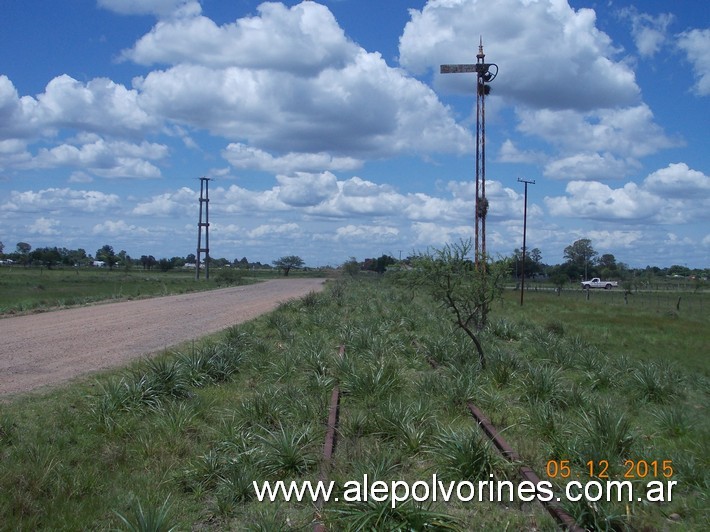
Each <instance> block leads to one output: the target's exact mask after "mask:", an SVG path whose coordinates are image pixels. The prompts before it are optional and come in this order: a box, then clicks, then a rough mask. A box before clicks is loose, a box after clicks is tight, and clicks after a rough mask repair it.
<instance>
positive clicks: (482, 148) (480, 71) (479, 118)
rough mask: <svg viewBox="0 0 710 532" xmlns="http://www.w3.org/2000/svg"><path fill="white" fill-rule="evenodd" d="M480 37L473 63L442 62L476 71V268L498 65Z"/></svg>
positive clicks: (453, 69)
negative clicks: (490, 97) (489, 110)
mask: <svg viewBox="0 0 710 532" xmlns="http://www.w3.org/2000/svg"><path fill="white" fill-rule="evenodd" d="M485 58H486V54H484V53H483V38H481V39H480V41H479V45H478V54H477V55H476V60H477V61H476V64H463V65H441V73H442V74H457V73H473V72H475V73H476V205H475V210H476V213H475V220H476V224H475V230H474V245H475V264H476V270H482V271H485V268H486V266H485V265H486V215H487V214H488V200H487V199H486V95H487V94H489V93H490V91H491V88H490V86H489V85H488V83H490V82H491V81H493V80H494V79H495V77H496V76H497V75H498V65H496V64H495V63H486V62H485Z"/></svg>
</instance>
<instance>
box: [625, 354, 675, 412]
mask: <svg viewBox="0 0 710 532" xmlns="http://www.w3.org/2000/svg"><path fill="white" fill-rule="evenodd" d="M633 376H634V380H633V383H634V388H635V390H636V393H637V394H638V396H639V398H640V399H642V400H644V401H649V402H651V403H667V402H669V401H670V400H671V399H673V398H674V397H675V396H676V395H677V394H678V393H679V391H680V384H681V383H680V382H679V379H678V378H677V376H676V375H675V372H674V371H672V369H671V368H669V367H662V366H661V365H660V364H658V363H655V362H644V363H643V364H639V365H638V367H637V368H636V369H635V371H634V373H633Z"/></svg>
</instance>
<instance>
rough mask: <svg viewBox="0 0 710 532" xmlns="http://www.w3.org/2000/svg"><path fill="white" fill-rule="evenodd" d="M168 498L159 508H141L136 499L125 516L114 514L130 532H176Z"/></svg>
mask: <svg viewBox="0 0 710 532" xmlns="http://www.w3.org/2000/svg"><path fill="white" fill-rule="evenodd" d="M169 501H170V497H168V498H166V499H165V501H164V502H163V504H162V505H161V506H159V507H155V506H147V507H145V508H144V507H143V505H142V504H141V502H140V501H139V500H138V499H136V500H135V501H134V502H133V503H132V505H131V509H130V510H129V512H128V514H127V515H123V514H121V513H119V512H114V513H115V514H116V516H118V518H119V519H120V520H121V522H122V523H123V525H124V526H125V527H126V529H127V530H129V531H131V532H172V531H173V530H177V526H176V524H175V523H174V520H173V519H172V518H171V516H170V513H171V507H170V502H169Z"/></svg>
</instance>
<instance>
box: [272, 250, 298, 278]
mask: <svg viewBox="0 0 710 532" xmlns="http://www.w3.org/2000/svg"><path fill="white" fill-rule="evenodd" d="M272 264H273V265H274V266H276V267H277V268H279V269H281V270H283V272H284V277H287V276H288V274H289V272H290V271H291V270H292V269H293V268H300V267H301V266H303V265H304V264H305V263H304V262H303V259H302V258H301V257H299V256H298V255H287V256H285V257H281V258H280V259H277V260H275V261H273V263H272Z"/></svg>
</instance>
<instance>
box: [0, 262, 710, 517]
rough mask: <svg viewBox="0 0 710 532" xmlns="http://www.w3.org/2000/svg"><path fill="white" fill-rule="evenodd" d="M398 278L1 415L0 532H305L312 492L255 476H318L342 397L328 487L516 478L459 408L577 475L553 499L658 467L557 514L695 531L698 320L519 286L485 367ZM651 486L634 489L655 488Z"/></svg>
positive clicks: (355, 279)
mask: <svg viewBox="0 0 710 532" xmlns="http://www.w3.org/2000/svg"><path fill="white" fill-rule="evenodd" d="M45 273H46V272H45ZM114 273H115V272H114ZM401 275H403V276H406V275H407V273H406V272H402V273H401ZM399 277H400V276H399V275H393V274H392V275H391V274H390V273H387V274H385V275H383V276H380V275H373V276H363V275H353V276H352V278H349V279H347V280H340V281H335V282H331V283H329V285H328V287H327V289H326V290H325V291H324V292H322V293H318V294H315V293H313V294H309V295H308V296H306V297H304V298H302V299H300V300H296V301H290V302H288V303H285V304H283V305H282V306H281V307H280V308H279V309H277V310H276V311H274V312H272V313H270V314H268V315H265V316H263V317H262V318H259V319H258V320H254V321H252V322H249V323H246V324H243V325H239V326H235V327H233V328H231V329H229V330H227V331H225V332H224V333H223V334H221V335H218V336H216V337H213V338H210V339H206V340H204V341H201V342H198V343H194V344H190V345H185V346H182V347H180V348H178V349H175V350H173V351H171V352H166V353H162V354H160V355H158V356H156V357H154V358H151V359H149V360H144V361H141V362H137V363H135V364H133V365H132V366H130V367H128V368H125V369H124V370H121V371H114V372H110V373H105V374H101V375H99V376H94V377H90V378H87V379H85V380H83V381H79V382H77V383H75V384H74V385H71V386H67V387H63V388H60V389H56V390H54V391H50V392H47V393H42V394H31V395H26V396H21V397H17V398H15V399H13V400H7V401H5V402H3V403H0V522H1V523H3V525H2V526H3V527H4V528H8V529H27V530H30V529H32V530H38V529H86V528H92V529H134V530H148V529H156V530H157V529H159V528H158V525H159V526H160V527H162V528H160V529H164V530H167V529H169V528H170V527H176V529H180V530H183V529H200V528H207V529H238V530H242V529H259V530H282V529H292V528H296V529H303V528H308V527H309V526H310V524H311V523H312V521H313V519H314V506H313V505H312V504H311V503H310V502H309V501H304V502H302V503H297V502H290V503H286V502H278V503H266V502H262V503H260V502H258V501H256V500H255V493H254V490H253V488H252V481H254V480H256V481H257V482H259V483H261V482H263V481H264V480H290V479H310V480H317V479H318V476H319V462H320V456H321V452H322V446H323V441H324V437H325V432H326V426H325V424H326V419H327V416H328V401H329V397H330V393H331V390H332V388H333V386H334V385H336V384H338V385H339V386H340V388H341V390H342V391H343V397H342V400H341V405H340V407H341V414H340V422H339V432H338V441H337V447H336V450H335V455H334V464H333V467H332V469H331V471H330V478H331V479H332V480H335V481H336V482H338V483H339V485H341V486H342V485H343V483H344V482H346V481H348V480H359V479H362V477H363V475H364V474H367V475H368V477H369V478H370V480H371V481H374V480H385V481H389V480H409V481H410V482H414V481H416V480H428V479H430V478H431V475H432V474H433V473H436V474H437V476H438V477H439V478H440V479H442V480H455V481H459V480H470V481H474V482H477V481H479V480H484V481H487V480H490V479H491V478H493V479H495V480H505V479H510V480H513V481H515V482H517V481H519V479H518V477H517V476H516V475H517V473H516V467H515V466H511V465H510V464H508V463H506V462H505V461H504V460H502V459H501V458H500V457H499V456H498V455H497V454H496V452H495V451H494V450H493V448H492V447H491V445H490V444H489V443H488V442H487V441H486V440H485V438H484V437H483V435H482V433H481V432H480V431H479V429H478V428H477V426H476V424H475V423H474V421H473V420H472V418H471V416H470V414H469V412H468V410H467V408H466V403H467V402H469V401H470V402H473V403H474V404H476V405H477V406H478V407H479V408H480V409H481V410H483V411H484V412H485V413H486V414H487V415H488V417H489V418H490V419H491V421H492V422H493V423H494V424H495V425H496V426H497V427H498V428H499V430H501V431H503V434H504V436H505V438H506V440H508V442H509V443H510V444H511V446H512V447H513V448H514V449H516V450H517V451H518V453H519V454H520V455H521V457H522V459H523V461H524V462H525V463H526V464H527V465H529V466H531V467H532V468H533V469H534V470H535V471H536V472H537V473H538V475H540V477H541V478H542V479H543V480H545V479H548V476H553V475H552V473H555V471H553V470H552V469H551V466H550V461H554V462H553V464H554V465H556V466H559V465H560V464H561V463H562V461H568V462H566V465H568V466H569V467H570V468H571V470H572V471H573V472H574V474H575V477H574V478H562V475H560V474H559V473H560V471H556V474H555V475H554V477H555V478H550V479H549V480H551V481H553V482H554V483H555V484H556V485H558V486H560V485H561V484H563V483H564V482H567V481H569V480H573V479H574V480H580V481H582V482H584V481H586V480H589V474H588V473H587V467H588V466H587V463H588V462H589V461H590V460H591V461H593V463H594V472H593V473H594V474H597V475H599V474H600V473H601V471H600V470H599V468H598V467H596V465H597V464H599V463H600V462H601V461H607V462H608V463H609V468H608V473H609V474H610V476H611V477H612V478H620V476H622V475H623V473H624V472H625V467H624V463H625V461H626V460H633V461H634V463H639V462H641V461H646V462H647V463H649V464H650V463H651V462H653V461H658V462H659V464H660V463H661V462H663V461H671V464H672V468H673V474H672V480H675V481H677V482H678V484H677V486H676V487H675V488H674V490H673V500H672V501H671V502H665V503H644V502H633V503H629V504H625V503H620V504H617V503H603V502H599V503H593V504H592V503H588V504H586V503H581V502H580V503H564V506H565V508H566V509H567V510H568V511H569V512H570V513H571V514H572V515H573V516H574V517H575V519H576V520H577V522H578V523H579V524H580V525H581V526H584V527H588V528H589V529H596V530H623V529H666V528H672V527H674V526H677V527H678V528H679V529H683V530H705V529H708V527H709V526H710V521H709V519H710V516H709V515H708V510H707V508H708V500H707V497H708V490H709V485H708V482H709V480H710V467H709V466H710V464H708V460H709V459H710V452H708V451H709V450H708V447H707V446H708V442H710V416H708V412H707V408H708V392H709V390H710V386H709V384H710V380H709V377H708V374H707V360H706V357H707V348H706V346H707V345H710V338H709V337H708V335H709V332H708V331H710V327H708V325H710V323H709V319H708V313H707V312H701V311H698V312H695V311H692V310H691V309H690V308H688V309H686V308H685V307H683V306H681V308H680V310H678V309H676V307H675V306H674V305H672V306H670V308H665V307H664V308H663V309H658V310H655V309H653V308H648V307H647V306H643V307H639V306H637V305H625V304H623V302H622V303H620V304H614V305H610V304H609V301H607V300H605V299H603V296H605V295H607V294H603V293H599V294H597V293H595V294H593V295H592V297H591V298H590V299H589V300H587V299H586V298H585V297H584V295H583V294H582V293H581V291H579V293H578V295H579V297H577V298H572V297H570V298H565V297H559V296H557V295H556V294H555V293H554V292H553V291H542V290H541V291H539V292H535V291H532V292H530V294H529V295H527V297H526V301H525V305H524V306H523V307H520V305H519V304H518V302H517V297H518V296H517V295H516V294H519V292H512V291H508V292H506V293H505V294H504V296H503V298H502V299H500V300H496V301H495V302H494V303H492V305H491V308H490V313H489V315H488V320H487V325H486V326H485V327H484V328H483V329H481V330H480V331H478V333H477V335H478V336H477V337H478V338H479V340H480V342H481V345H482V346H483V349H484V350H485V352H486V362H487V363H486V367H485V369H483V368H482V367H481V365H480V362H479V357H478V355H477V353H476V347H475V346H474V345H473V343H472V341H471V338H470V337H469V336H468V335H467V334H466V333H465V332H464V331H463V330H462V329H461V328H460V327H458V326H457V324H456V322H455V320H454V319H453V318H452V315H451V313H450V312H448V311H447V310H446V309H442V308H441V307H440V306H439V305H438V304H437V303H436V301H435V300H434V299H433V298H432V297H431V296H430V295H429V294H427V293H424V292H423V291H422V290H421V289H414V288H411V285H410V284H408V283H404V284H403V283H401V282H400V278H399ZM703 297H705V298H707V297H708V296H707V294H705V295H704V296H703ZM704 301H705V303H704V304H705V307H704V308H705V309H707V305H708V304H710V303H709V302H708V300H707V299H705V300H704ZM622 318H623V321H620V323H617V319H618V320H622ZM340 344H344V345H345V354H344V355H343V356H342V357H340V356H339V355H338V346H339V345H340ZM659 467H660V466H659ZM558 469H559V468H558ZM577 473H579V474H581V475H582V476H581V477H580V478H577V477H576V474H577ZM661 473H662V471H661V472H660V473H659V474H656V476H655V477H656V478H650V477H648V474H646V475H645V476H644V478H641V476H640V473H639V472H637V474H636V478H634V479H633V482H634V484H635V485H641V484H642V483H645V482H646V481H648V480H661V481H664V482H665V481H666V480H670V479H667V478H665V477H662V476H661ZM490 475H493V477H491V476H490ZM341 494H342V492H341ZM321 517H322V519H323V521H324V523H325V524H326V526H327V527H328V528H329V529H333V530H363V529H368V530H369V529H378V530H379V529H388V530H389V529H412V530H421V529H425V528H427V527H429V528H432V529H433V528H435V526H436V527H439V529H447V528H448V529H461V530H470V529H487V530H504V529H507V530H522V529H533V528H536V529H538V530H552V529H555V523H554V521H553V520H552V518H551V517H549V515H548V514H547V513H546V512H545V511H544V509H543V508H542V507H541V506H540V505H539V504H537V503H521V502H516V503H512V504H511V503H499V502H490V501H487V500H484V501H483V502H478V499H477V498H476V500H474V501H472V502H468V503H461V502H451V503H448V504H447V503H442V502H437V503H431V504H415V503H412V502H410V503H407V504H404V505H400V506H398V507H397V508H396V509H391V508H390V506H389V503H386V502H383V503H373V502H367V503H365V502H362V503H345V502H338V503H336V502H330V503H327V504H326V505H325V506H324V509H323V512H322V515H321ZM150 523H152V524H153V525H155V526H154V527H153V528H151V527H149V526H148V524H150Z"/></svg>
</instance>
